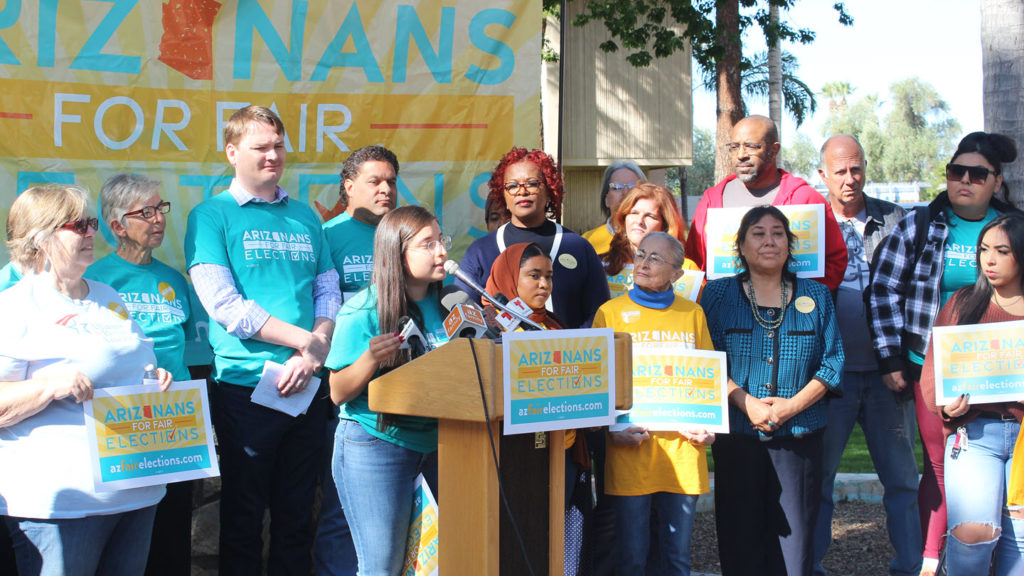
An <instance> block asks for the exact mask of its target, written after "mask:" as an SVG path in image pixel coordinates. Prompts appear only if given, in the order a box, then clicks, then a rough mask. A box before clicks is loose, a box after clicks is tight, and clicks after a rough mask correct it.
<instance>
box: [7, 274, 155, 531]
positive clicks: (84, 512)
mask: <svg viewBox="0 0 1024 576" xmlns="http://www.w3.org/2000/svg"><path fill="white" fill-rule="evenodd" d="M86 282H87V283H88V285H89V295H88V296H86V297H85V298H84V299H83V300H72V299H70V298H67V297H66V296H64V295H62V294H61V293H60V292H58V291H57V290H56V289H54V288H53V286H52V285H51V284H50V283H49V281H48V280H47V279H43V278H40V277H38V276H35V275H29V276H26V277H25V279H24V281H22V282H19V283H18V284H17V285H15V286H13V287H12V288H9V289H8V290H5V291H4V292H2V293H0V318H3V325H2V329H0V386H3V385H4V383H5V382H17V381H21V380H28V379H31V378H33V377H35V376H40V377H41V376H45V374H46V373H47V372H48V371H51V370H54V369H67V368H69V367H70V368H74V369H77V370H79V371H81V372H82V373H83V374H85V375H86V376H88V377H89V378H90V379H91V380H92V381H93V385H94V386H95V387H96V388H105V387H110V386H125V385H129V384H139V383H141V381H142V375H143V373H144V368H145V366H146V365H147V364H153V365H156V356H155V355H154V354H153V341H152V340H151V339H149V338H146V336H145V335H144V334H143V332H142V329H141V328H139V326H138V324H136V323H135V322H133V321H132V320H131V319H130V318H129V316H128V312H127V311H126V310H125V307H124V304H123V303H122V302H121V298H120V297H119V296H118V294H117V292H116V291H115V290H114V289H113V288H111V287H110V286H107V285H106V284H101V283H99V282H94V281H92V280H86ZM163 495H164V487H163V486H162V485H161V486H151V487H147V488H133V489H129V490H120V491H116V492H96V491H95V490H93V480H92V464H91V462H90V456H89V445H88V434H87V432H86V428H85V412H84V410H83V407H82V404H78V403H76V402H75V401H74V399H73V398H65V399H63V400H57V401H54V402H52V403H50V405H49V406H47V407H46V408H44V409H43V410H42V411H40V412H39V413H38V414H35V415H34V416H31V417H29V418H26V419H24V420H22V421H21V422H18V423H15V424H12V425H10V426H7V427H2V428H0V514H6V515H9V516H19V517H26V518H82V517H84V516H93V515H100V514H116V513H119V512H126V511H130V510H137V509H139V508H144V507H146V506H152V505H153V504H156V503H157V502H159V501H160V499H161V498H163Z"/></svg>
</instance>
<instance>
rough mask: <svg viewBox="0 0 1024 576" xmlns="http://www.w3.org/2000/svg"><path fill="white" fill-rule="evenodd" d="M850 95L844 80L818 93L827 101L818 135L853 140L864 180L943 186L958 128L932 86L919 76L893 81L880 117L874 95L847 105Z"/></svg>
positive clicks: (958, 131)
mask: <svg viewBox="0 0 1024 576" xmlns="http://www.w3.org/2000/svg"><path fill="white" fill-rule="evenodd" d="M852 92H853V88H852V87H850V85H849V83H846V82H842V83H836V82H831V83H829V84H826V85H825V89H823V90H822V93H823V94H825V95H827V96H828V97H829V99H830V102H829V116H828V119H827V120H826V121H825V123H824V125H823V126H822V135H823V136H825V137H828V136H831V135H833V134H840V133H844V134H851V135H853V136H855V137H857V139H858V140H860V143H861V145H862V146H863V147H864V151H865V154H866V155H867V160H868V170H867V177H868V181H869V182H927V183H928V184H929V185H930V186H931V187H932V188H933V189H934V188H937V187H938V186H940V185H941V184H944V183H945V181H946V179H945V175H944V171H943V167H944V166H945V163H946V162H947V161H948V160H949V156H950V154H952V153H953V150H954V149H955V146H956V138H957V136H958V135H959V133H960V124H959V123H958V122H957V121H956V119H954V118H953V117H952V116H951V115H950V112H949V106H948V105H947V104H946V102H945V101H944V100H943V99H942V97H941V96H940V95H939V93H938V91H936V90H935V88H934V87H933V86H932V85H930V84H928V83H927V82H923V81H921V80H920V79H918V78H907V79H904V80H899V81H897V82H894V83H893V84H892V85H890V86H889V100H888V101H887V102H885V104H886V106H885V108H887V111H886V112H885V114H884V116H880V113H881V112H882V108H883V106H882V102H880V100H879V98H878V96H877V95H875V94H869V95H868V96H865V97H864V98H861V99H860V100H858V101H856V102H853V103H849V104H848V103H847V98H848V97H849V96H850V95H852Z"/></svg>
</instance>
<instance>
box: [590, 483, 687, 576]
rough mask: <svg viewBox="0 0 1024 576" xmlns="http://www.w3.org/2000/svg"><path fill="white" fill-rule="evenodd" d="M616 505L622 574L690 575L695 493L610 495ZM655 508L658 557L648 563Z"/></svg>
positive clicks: (619, 572)
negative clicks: (652, 510)
mask: <svg viewBox="0 0 1024 576" xmlns="http://www.w3.org/2000/svg"><path fill="white" fill-rule="evenodd" d="M609 498H611V499H612V501H613V503H614V506H615V528H616V532H617V536H618V546H617V552H618V559H617V562H616V563H615V564H616V566H615V573H616V574H619V575H621V576H642V575H643V574H657V575H659V576H690V535H691V534H692V533H693V518H694V514H695V513H696V511H697V496H693V495H689V494H672V493H669V492H656V493H654V494H645V495H643V496H609ZM652 508H654V509H655V511H656V519H655V522H657V526H656V527H655V533H656V534H657V537H658V544H657V545H658V550H659V553H658V557H657V558H652V559H651V561H652V562H657V565H655V566H647V563H648V562H647V561H648V552H649V551H650V547H651V529H650V522H651V509H652Z"/></svg>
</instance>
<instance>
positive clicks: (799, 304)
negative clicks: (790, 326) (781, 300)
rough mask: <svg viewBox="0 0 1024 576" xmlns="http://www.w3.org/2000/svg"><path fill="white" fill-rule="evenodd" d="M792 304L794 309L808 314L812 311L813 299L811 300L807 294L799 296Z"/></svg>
mask: <svg viewBox="0 0 1024 576" xmlns="http://www.w3.org/2000/svg"><path fill="white" fill-rule="evenodd" d="M793 306H795V307H796V309H797V310H799V311H800V312H803V313H804V314H809V313H811V312H813V311H814V300H812V299H811V298H810V297H809V296H801V297H799V298H797V299H796V302H794V303H793Z"/></svg>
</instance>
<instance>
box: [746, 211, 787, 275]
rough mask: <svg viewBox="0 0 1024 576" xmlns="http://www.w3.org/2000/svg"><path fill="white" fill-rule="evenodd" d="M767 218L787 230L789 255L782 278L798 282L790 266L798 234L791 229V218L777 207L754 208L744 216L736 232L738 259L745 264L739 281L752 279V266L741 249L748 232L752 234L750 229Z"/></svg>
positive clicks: (783, 268)
mask: <svg viewBox="0 0 1024 576" xmlns="http://www.w3.org/2000/svg"><path fill="white" fill-rule="evenodd" d="M765 216H771V217H772V218H775V219H776V220H778V221H779V222H782V227H783V228H785V229H786V239H787V241H788V242H789V254H787V255H786V264H785V266H783V267H782V277H783V278H785V279H787V280H796V274H794V273H793V272H792V271H791V270H790V265H791V264H792V263H793V247H794V246H796V234H795V233H794V232H793V231H792V230H790V229H789V218H786V215H785V214H783V213H782V210H779V209H778V208H776V207H775V206H768V205H765V206H754V207H753V208H751V209H750V210H748V211H747V213H746V214H744V215H743V219H742V220H740V229H739V230H737V231H736V257H737V258H739V259H740V262H741V263H742V264H743V271H742V272H740V273H739V279H740V280H741V281H747V280H749V279H750V266H748V265H747V259H746V258H744V257H743V250H741V249H740V248H741V247H742V246H743V243H744V242H745V241H746V240H747V232H750V227H751V226H753V225H754V224H757V223H758V222H759V221H760V220H761V218H764V217H765Z"/></svg>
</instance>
